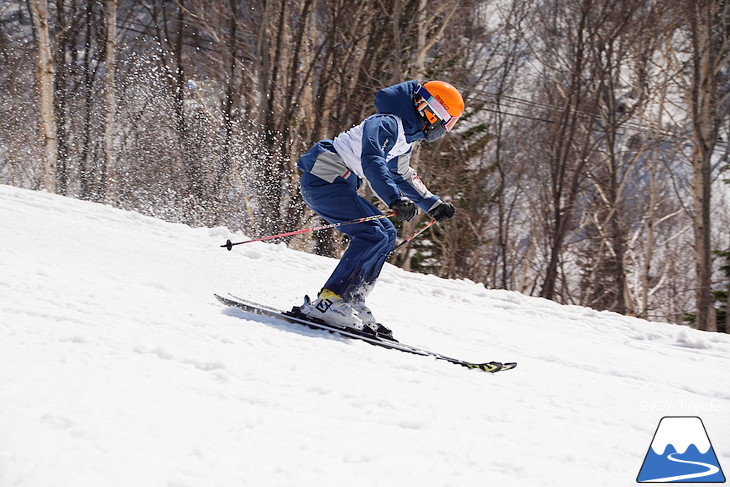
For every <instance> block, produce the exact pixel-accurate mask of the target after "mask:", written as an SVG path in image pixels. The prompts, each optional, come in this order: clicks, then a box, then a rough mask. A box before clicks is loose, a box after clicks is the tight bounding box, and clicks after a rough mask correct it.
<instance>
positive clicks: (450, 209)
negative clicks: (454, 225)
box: [428, 203, 456, 222]
mask: <svg viewBox="0 0 730 487" xmlns="http://www.w3.org/2000/svg"><path fill="white" fill-rule="evenodd" d="M454 213H456V208H454V205H452V204H451V203H441V204H440V205H438V206H437V207H436V208H432V209H431V211H429V212H428V214H429V215H431V216H432V217H434V218H435V219H436V221H439V222H442V221H444V220H448V219H449V218H451V217H452V216H454Z"/></svg>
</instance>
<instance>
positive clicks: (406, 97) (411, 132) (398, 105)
mask: <svg viewBox="0 0 730 487" xmlns="http://www.w3.org/2000/svg"><path fill="white" fill-rule="evenodd" d="M417 87H418V81H404V82H402V83H398V84H397V85H393V86H388V87H387V88H383V89H382V90H380V91H378V92H377V93H376V94H375V109H376V110H377V111H378V113H381V114H390V115H396V116H398V117H400V119H401V120H402V121H403V130H404V131H405V134H406V141H407V142H409V143H410V142H415V141H416V140H420V139H423V138H424V135H423V130H422V129H423V123H422V122H421V118H420V117H419V116H418V111H416V105H415V103H413V93H415V91H416V88H417Z"/></svg>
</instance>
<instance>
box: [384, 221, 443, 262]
mask: <svg viewBox="0 0 730 487" xmlns="http://www.w3.org/2000/svg"><path fill="white" fill-rule="evenodd" d="M434 223H436V219H435V218H434V219H433V220H431V221H430V222H428V223H426V224H425V225H424V226H423V228H421V229H420V230H418V231H417V232H416V233H414V234H413V235H411V236H410V237H408V238H407V239H405V240H403V241H402V242H401V243H399V244H398V245H396V246H395V247H393V250H391V251H390V254H388V258H389V259H390V257H391V256H392V255H393V254H395V253H396V251H397V250H398V249H400V248H401V247H403V246H404V245H405V244H407V243H408V242H410V241H411V240H413V239H414V238H416V237H418V236H419V235H420V234H422V233H423V232H425V231H426V229H427V228H428V227H430V226H431V225H433V224H434Z"/></svg>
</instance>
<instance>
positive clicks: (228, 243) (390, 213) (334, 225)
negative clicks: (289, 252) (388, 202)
mask: <svg viewBox="0 0 730 487" xmlns="http://www.w3.org/2000/svg"><path fill="white" fill-rule="evenodd" d="M394 214H395V212H393V211H388V212H387V213H385V214H384V215H373V216H366V217H364V218H358V219H357V220H351V221H349V222H340V223H332V224H331V225H324V226H322V227H313V228H305V229H304V230H295V231H293V232H287V233H279V234H277V235H269V236H268V237H261V238H255V239H253V240H246V241H245V242H231V241H230V240H226V243H225V244H223V245H221V247H225V248H227V249H228V250H231V249H232V248H233V246H234V245H242V244H247V243H251V242H261V241H262V240H271V239H273V238H280V237H290V236H292V235H299V234H301V233H307V232H316V231H317V230H326V229H328V228H337V227H341V226H343V225H351V224H353V223H363V222H369V221H372V220H378V219H380V218H387V217H389V216H393V215H394Z"/></svg>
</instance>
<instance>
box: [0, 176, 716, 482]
mask: <svg viewBox="0 0 730 487" xmlns="http://www.w3.org/2000/svg"><path fill="white" fill-rule="evenodd" d="M229 237H231V235H229V233H228V232H227V231H226V230H225V229H222V228H217V229H191V228H188V227H186V226H183V225H175V224H170V223H165V222H162V221H159V220H155V219H152V218H148V217H144V216H141V215H139V214H137V213H132V212H124V211H120V210H116V209H112V208H109V207H105V206H101V205H96V204H90V203H86V202H81V201H76V200H71V199H65V198H62V197H58V196H54V195H49V194H45V193H38V192H30V191H25V190H20V189H16V188H11V187H7V186H0V486H3V487H5V486H22V487H30V486H32V487H46V486H54V487H56V486H58V487H61V486H62V487H78V486H94V487H100V486H102V487H106V486H125V487H127V486H135V487H146V486H150V487H158V486H160V487H193V486H199V487H213V486H236V487H240V486H257V487H262V486H340V485H348V486H377V485H383V486H395V485H399V486H460V487H465V486H485V485H494V486H540V487H544V486H553V485H554V486H561V487H565V486H576V487H577V486H580V487H585V486H592V487H598V486H611V487H615V486H625V485H632V484H634V479H635V478H636V475H637V473H638V471H639V468H640V467H641V463H642V461H643V459H644V456H645V455H646V452H647V449H648V447H649V445H650V443H651V440H652V436H653V434H654V431H655V429H656V426H657V424H658V422H659V419H660V418H661V417H662V416H669V415H675V416H676V415H689V416H694V415H696V416H700V417H701V418H702V419H703V422H704V424H705V426H706V427H707V431H708V434H709V437H710V439H711V441H712V442H713V446H714V448H715V451H716V452H717V454H718V457H719V460H720V464H721V465H722V466H724V467H725V469H727V468H730V387H728V386H729V385H730V381H729V380H728V372H727V371H728V370H730V337H728V336H725V335H717V334H707V333H702V332H698V331H695V330H692V329H688V328H685V327H679V326H672V325H665V324H657V323H648V322H645V321H641V320H637V319H632V318H627V317H622V316H619V315H616V314H612V313H602V312H596V311H592V310H589V309H584V308H579V307H570V306H560V305H557V304H555V303H553V302H549V301H545V300H541V299H536V298H530V297H526V296H522V295H520V294H517V293H514V292H507V291H490V290H487V289H485V288H484V287H483V286H481V285H478V284H475V283H472V282H468V281H449V280H442V279H438V278H436V277H432V276H425V275H417V274H411V273H407V272H403V271H401V270H400V269H397V268H395V267H392V266H386V269H385V271H384V274H383V276H382V279H381V282H380V283H379V285H378V287H376V289H375V291H374V292H373V294H372V296H371V299H370V301H369V304H370V305H371V307H372V308H373V309H374V311H375V313H376V315H377V316H378V318H379V319H381V320H382V321H383V322H384V323H386V324H388V325H390V326H391V327H392V328H393V330H394V332H395V333H396V336H397V337H398V338H399V339H400V340H402V341H404V342H407V343H411V344H414V345H420V346H423V347H426V348H430V349H434V350H436V351H439V352H441V353H444V354H447V355H451V356H456V357H459V358H464V359H467V360H473V361H489V360H503V361H510V360H515V361H517V362H519V367H518V368H517V369H515V370H513V371H509V372H504V373H501V374H496V375H490V374H486V373H484V372H480V371H471V370H467V369H465V368H462V367H458V366H455V365H452V364H449V363H446V362H439V361H436V360H433V359H429V358H423V357H418V356H414V355H409V354H404V353H399V352H396V351H388V350H382V349H379V348H376V347H372V346H369V345H367V344H365V343H361V342H353V341H348V340H345V339H341V338H337V337H335V336H332V335H326V334H323V333H321V332H316V331H313V330H306V329H300V328H298V327H296V326H295V325H290V324H284V323H279V322H277V321H275V320H273V319H269V318H260V317H254V316H251V315H248V314H246V313H243V312H240V311H235V310H230V309H225V308H223V307H222V306H220V305H219V303H218V302H217V301H216V300H215V299H214V298H213V293H214V292H219V293H221V292H232V293H234V294H237V295H240V296H241V297H244V298H249V299H252V300H254V301H259V302H263V303H268V304H271V305H275V306H277V307H281V308H289V307H290V306H292V305H293V304H299V302H300V300H301V297H302V295H303V294H305V293H310V294H311V293H315V292H316V291H317V290H318V289H319V286H321V284H322V282H324V280H325V278H326V277H327V275H328V274H329V272H330V270H331V269H332V268H333V266H334V261H332V260H330V259H326V258H322V257H317V256H313V255H308V254H304V253H300V252H295V251H293V250H290V249H287V248H286V247H285V246H284V245H280V244H279V245H277V244H271V243H254V244H248V245H243V246H239V247H236V248H235V249H234V250H233V251H232V252H228V251H226V250H225V249H221V248H220V247H219V245H221V244H222V243H224V242H225V240H226V238H229ZM240 237H242V235H237V236H234V237H233V238H240ZM726 474H727V470H726Z"/></svg>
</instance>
